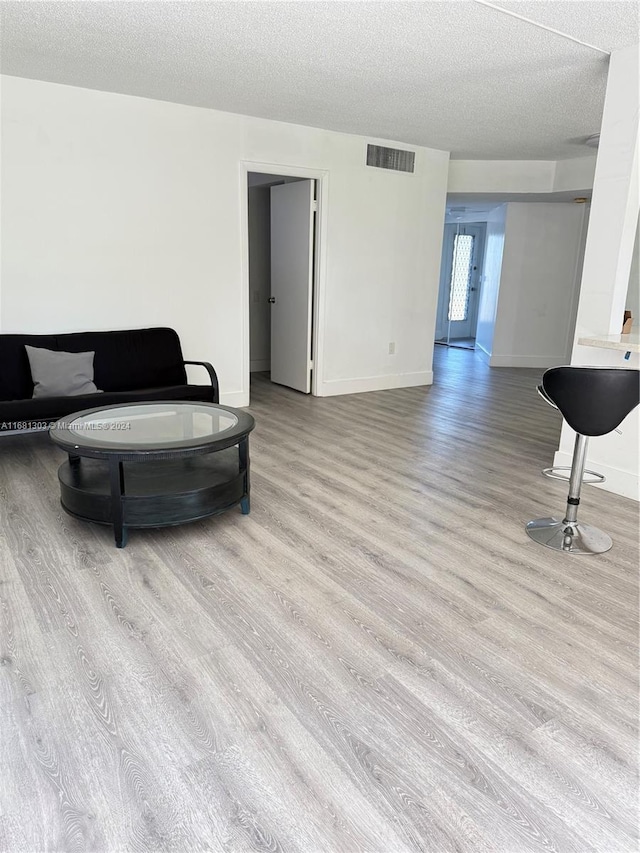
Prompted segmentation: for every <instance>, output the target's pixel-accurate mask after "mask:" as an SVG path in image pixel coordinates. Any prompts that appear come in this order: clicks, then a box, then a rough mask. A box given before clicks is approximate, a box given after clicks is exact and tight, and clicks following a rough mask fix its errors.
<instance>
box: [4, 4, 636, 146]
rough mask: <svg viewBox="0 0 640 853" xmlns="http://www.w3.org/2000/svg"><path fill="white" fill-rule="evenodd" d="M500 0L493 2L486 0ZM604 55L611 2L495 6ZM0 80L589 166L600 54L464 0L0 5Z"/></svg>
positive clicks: (627, 27) (621, 21)
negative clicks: (582, 161)
mask: <svg viewBox="0 0 640 853" xmlns="http://www.w3.org/2000/svg"><path fill="white" fill-rule="evenodd" d="M496 2H498V3H499V0H496ZM499 5H502V6H503V7H504V8H508V9H509V10H510V11H515V12H517V13H518V14H521V15H524V16H525V17H529V18H534V19H536V20H538V21H540V22H541V23H543V24H545V25H546V26H549V27H553V28H555V29H561V30H562V31H564V32H567V33H568V34H570V35H573V36H574V37H575V38H578V39H580V40H582V41H586V42H587V43H589V44H592V45H596V46H598V47H601V48H603V49H605V50H611V49H614V48H617V47H621V46H624V45H627V44H631V43H635V42H637V41H638V7H637V4H636V3H635V2H616V0H601V2H590V0H577V2H576V0H567V2H564V0H550V2H546V0H533V2H527V0H522V2H520V1H518V2H513V0H505V2H504V3H499ZM0 11H1V14H2V25H3V26H2V66H1V67H2V71H3V73H5V74H12V75H16V76H21V77H30V78H34V79H38V80H48V81H52V82H57V83H66V84H69V85H73V86H83V87H86V88H91V89H101V90H105V91H111V92H121V93H126V94H131V95H142V96H144V97H147V98H157V99H160V100H166V101H175V102H177V103H183V104H192V105H196V106H202V107H212V108H215V109H219V110H226V111H228V112H235V113H243V114H246V115H253V116H260V117H263V118H270V119H276V120H280V121H288V122H294V123H296V124H303V125H310V126H313V127H324V128H328V129H331V130H338V131H343V132H346V133H358V134H362V135H364V136H371V137H382V138H386V139H395V140H399V141H402V142H407V143H413V144H420V145H426V146H429V147H432V148H441V149H445V150H450V151H451V152H452V156H453V157H459V158H477V159H483V158H514V159H520V158H523V159H528V158H532V159H557V158H564V157H576V156H584V155H586V154H588V153H590V149H588V148H587V149H585V148H584V146H582V145H581V144H580V141H581V140H582V139H583V138H584V137H586V136H588V135H589V134H592V133H595V132H596V131H598V129H599V126H600V120H601V115H602V105H603V99H604V89H605V82H606V73H607V57H606V55H604V54H602V53H598V52H597V51H594V50H591V49H590V48H588V47H584V46H582V45H579V44H576V43H575V42H572V41H570V40H568V39H565V38H563V37H562V36H560V35H557V34H555V33H552V32H547V31H545V30H541V29H539V28H537V27H535V26H533V25H531V24H530V23H527V22H525V21H522V20H519V19H516V18H514V17H512V16H510V15H505V14H503V13H501V12H499V11H497V10H496V9H494V8H490V7H488V6H486V5H480V3H476V2H474V0H446V2H438V1H437V0H429V2H408V3H407V2H377V3H370V2H355V3H353V2H347V3H343V2H329V3H318V2H313V1H312V2H293V3H290V2H233V3H228V2H185V0H182V2H155V0H147V1H146V2H113V0H112V2H88V0H81V2H2V3H1V4H0Z"/></svg>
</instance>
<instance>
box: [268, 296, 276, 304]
mask: <svg viewBox="0 0 640 853" xmlns="http://www.w3.org/2000/svg"><path fill="white" fill-rule="evenodd" d="M268 301H269V302H270V303H271V304H272V305H273V303H274V302H275V301H276V298H275V296H270V297H269V299H268Z"/></svg>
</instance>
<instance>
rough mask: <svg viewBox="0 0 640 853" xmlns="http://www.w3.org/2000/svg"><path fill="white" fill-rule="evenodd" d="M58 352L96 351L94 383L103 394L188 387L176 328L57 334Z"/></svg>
mask: <svg viewBox="0 0 640 853" xmlns="http://www.w3.org/2000/svg"><path fill="white" fill-rule="evenodd" d="M26 343H30V341H26ZM36 346H37V345H36ZM55 349H58V350H66V351H67V352H86V351H87V350H94V351H95V357H94V359H93V371H94V382H95V383H96V385H97V386H98V388H101V389H102V390H103V391H135V390H136V389H137V388H156V387H157V388H162V387H170V386H178V385H186V382H187V374H186V371H185V368H184V363H183V357H182V348H181V346H180V338H179V337H178V334H177V332H175V331H174V330H173V329H166V328H157V329H129V330H124V331H115V332H76V333H74V334H70V335H57V336H56V347H55Z"/></svg>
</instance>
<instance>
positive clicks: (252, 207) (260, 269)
mask: <svg viewBox="0 0 640 853" xmlns="http://www.w3.org/2000/svg"><path fill="white" fill-rule="evenodd" d="M248 212H249V320H250V322H249V338H250V361H251V364H250V369H251V370H269V368H270V366H271V309H270V306H269V301H268V300H269V296H270V295H271V188H270V187H266V186H259V185H254V186H251V187H249V211H248Z"/></svg>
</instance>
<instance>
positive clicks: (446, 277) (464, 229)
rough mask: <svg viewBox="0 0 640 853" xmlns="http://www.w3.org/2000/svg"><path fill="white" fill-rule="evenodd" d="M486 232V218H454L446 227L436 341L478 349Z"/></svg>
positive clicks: (447, 344)
mask: <svg viewBox="0 0 640 853" xmlns="http://www.w3.org/2000/svg"><path fill="white" fill-rule="evenodd" d="M485 234H486V225H485V223H484V222H471V223H461V222H455V223H454V222H452V223H448V224H446V225H445V227H444V239H443V244H442V263H441V266H440V289H439V292H438V309H437V313H436V333H435V343H436V344H439V345H441V346H448V347H458V348H462V349H475V345H476V329H477V326H478V307H479V304H480V291H481V288H482V278H483V277H482V268H483V262H484V244H485Z"/></svg>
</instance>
